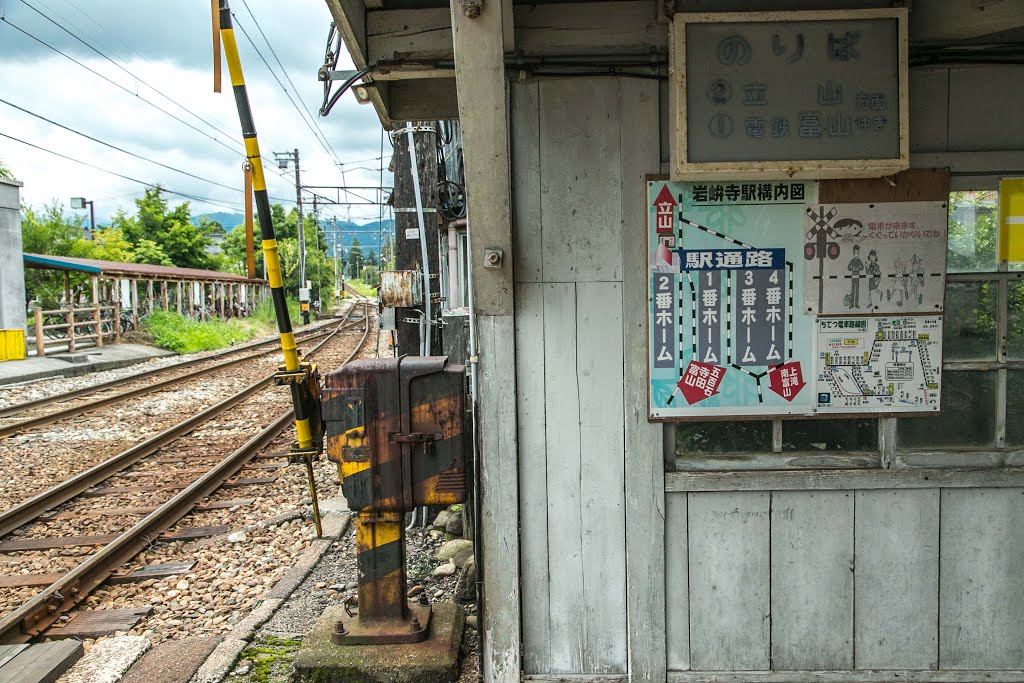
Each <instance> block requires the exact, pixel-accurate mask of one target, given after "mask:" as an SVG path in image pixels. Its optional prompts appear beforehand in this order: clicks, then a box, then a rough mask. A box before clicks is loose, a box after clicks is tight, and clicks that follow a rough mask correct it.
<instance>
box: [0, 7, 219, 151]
mask: <svg viewBox="0 0 1024 683" xmlns="http://www.w3.org/2000/svg"><path fill="white" fill-rule="evenodd" d="M0 21H3V22H4V23H5V24H7V25H8V26H10V27H11V28H13V29H15V30H16V31H18V32H20V33H22V34H24V35H26V36H28V37H29V38H31V39H32V40H34V41H36V42H37V43H40V44H41V45H44V46H46V47H48V48H49V49H51V50H53V51H54V52H56V53H57V54H59V55H60V56H61V57H64V58H66V59H69V60H71V61H72V62H74V63H75V64H77V65H78V66H80V67H82V68H83V69H85V70H86V71H88V72H90V73H92V74H94V75H96V76H99V77H100V78H102V79H103V80H105V81H107V82H108V83H110V84H111V85H114V86H116V87H118V88H120V89H121V90H124V91H125V92H126V93H128V94H129V95H131V96H133V97H136V98H138V99H139V100H141V101H143V102H145V103H146V104H148V105H149V106H151V107H153V108H154V109H156V110H157V111H159V112H162V113H164V114H166V115H167V116H170V117H171V118H172V119H174V120H175V121H177V122H179V123H181V124H184V125H186V126H188V127H189V128H191V129H192V130H194V131H196V132H197V133H199V134H200V135H203V136H205V137H207V138H209V139H211V140H213V141H214V142H216V143H217V144H218V145H220V146H222V147H224V148H225V149H228V150H230V151H231V153H232V154H238V153H239V152H238V150H237V149H235V148H234V147H230V146H228V145H227V144H225V143H224V142H223V141H222V140H220V139H218V138H216V137H214V136H212V135H210V134H209V133H207V132H206V131H203V130H200V129H199V128H197V127H196V126H193V125H192V124H191V123H189V122H188V121H186V120H184V119H182V118H181V117H179V116H176V115H174V114H172V113H171V112H169V111H167V110H166V109H164V108H163V107H161V106H160V105H158V104H156V103H155V102H151V101H149V100H147V99H146V98H145V97H143V96H142V95H139V94H138V93H135V92H132V91H131V90H130V89H128V88H126V87H124V86H123V85H121V84H120V83H118V82H117V81H115V80H113V79H111V78H108V77H107V76H105V75H103V74H101V73H100V72H99V71H96V70H95V69H93V68H91V67H89V66H86V65H85V64H83V63H82V62H80V61H78V60H77V59H75V58H74V57H72V56H71V55H69V54H67V53H66V52H62V51H61V50H59V49H57V48H55V47H54V46H53V45H50V44H49V43H48V42H46V41H45V40H43V39H42V38H39V37H37V36H35V35H33V34H32V33H29V32H28V31H26V30H25V29H23V28H21V27H20V26H18V25H17V24H14V23H12V22H11V20H10V19H7V18H6V17H0Z"/></svg>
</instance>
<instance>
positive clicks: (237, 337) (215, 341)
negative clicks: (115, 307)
mask: <svg viewBox="0 0 1024 683" xmlns="http://www.w3.org/2000/svg"><path fill="white" fill-rule="evenodd" d="M143 329H145V331H146V332H148V333H149V334H150V335H152V337H153V344H154V345H155V346H158V347H160V348H161V349H167V350H168V351H174V352H175V353H195V352H197V351H212V350H213V349H222V348H224V347H226V346H231V345H233V344H237V343H239V342H242V341H245V340H247V339H251V338H252V337H254V336H256V334H257V333H258V332H260V331H261V330H260V328H259V327H257V326H255V325H251V324H250V325H247V324H245V323H244V322H243V321H241V320H238V319H232V320H217V319H214V320H207V321H205V322H199V321H196V320H191V319H189V318H186V317H185V316H183V315H180V314H179V313H175V312H173V311H155V312H154V313H153V315H151V316H149V317H148V318H147V319H146V321H145V322H144V323H143Z"/></svg>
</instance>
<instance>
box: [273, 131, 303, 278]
mask: <svg viewBox="0 0 1024 683" xmlns="http://www.w3.org/2000/svg"><path fill="white" fill-rule="evenodd" d="M274 159H275V160H276V161H277V167H278V168H280V169H281V170H282V171H284V170H287V168H288V162H289V161H291V162H292V163H294V164H295V209H296V212H297V213H298V219H299V225H298V231H299V287H305V286H306V231H305V229H304V226H303V225H302V179H301V176H300V175H299V149H298V148H297V147H296V148H295V149H294V150H293V151H291V152H274Z"/></svg>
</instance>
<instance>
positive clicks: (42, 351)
mask: <svg viewBox="0 0 1024 683" xmlns="http://www.w3.org/2000/svg"><path fill="white" fill-rule="evenodd" d="M136 320H137V318H135V317H134V316H133V324H132V327H133V328H136V327H138V323H137V322H135V321H136ZM121 332H122V329H121V305H120V304H118V303H115V304H113V305H112V306H102V305H97V306H91V307H88V308H58V309H54V310H50V311H44V310H43V309H41V308H36V309H35V342H36V354H37V355H38V356H39V357H40V358H43V357H45V356H46V348H47V347H48V346H49V347H52V346H57V345H60V346H65V345H66V346H67V347H68V351H71V352H74V351H75V350H76V348H77V346H78V344H79V343H80V342H82V341H83V340H92V341H93V343H94V344H95V345H96V346H97V347H102V346H103V341H104V339H113V340H114V341H117V342H119V341H121Z"/></svg>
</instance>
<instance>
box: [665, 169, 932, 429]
mask: <svg viewBox="0 0 1024 683" xmlns="http://www.w3.org/2000/svg"><path fill="white" fill-rule="evenodd" d="M816 194H817V184H816V183H814V182H799V181H772V182H753V181H748V182H740V181H737V182H696V183H683V182H670V181H653V182H648V183H647V207H648V335H649V336H648V353H649V373H650V374H649V379H650V395H649V402H650V417H651V419H653V420H684V419H706V418H715V417H765V416H786V415H813V414H816V413H847V414H852V413H879V412H882V413H893V412H926V411H934V410H938V407H939V400H940V396H939V373H940V370H941V366H942V362H941V356H942V351H941V339H942V318H941V315H936V313H939V314H941V292H942V289H941V286H940V282H944V277H945V253H944V244H945V223H944V222H943V221H941V220H940V219H939V218H937V217H936V216H937V213H936V211H934V210H932V209H935V207H929V206H923V205H921V204H912V203H904V204H902V205H901V204H899V203H889V204H880V205H877V206H876V205H848V206H843V205H831V206H829V205H825V206H822V205H819V204H818V203H817V202H816V200H817V197H816ZM937 206H939V208H940V209H942V210H943V211H944V206H940V205H937ZM857 223H860V224H862V225H863V229H862V230H859V231H858V230H854V228H855V226H856V224H857ZM904 223H906V225H907V228H906V229H904V228H903V227H902V226H903V224H904ZM872 224H874V227H871V226H872ZM893 224H896V226H897V227H895V228H894V227H892V226H893ZM912 224H913V227H911V225H912ZM883 230H884V231H885V232H884V234H883V233H882V231H883ZM940 244H941V245H942V246H941V251H940V246H939V245H940ZM861 251H864V252H865V254H864V257H865V260H862V261H861V264H862V265H863V267H861V268H856V267H855V266H857V259H858V258H860V254H859V253H858V252H861ZM871 252H874V253H875V256H876V257H877V258H878V260H879V261H880V262H881V263H884V272H883V274H882V276H883V279H884V281H885V282H884V286H883V284H882V283H881V282H880V281H878V280H877V279H875V280H873V279H871V278H872V277H875V278H877V277H879V275H878V274H877V273H875V272H874V271H875V270H878V269H877V268H873V266H874V263H875V261H873V260H872V258H871V257H870V253H871ZM915 257H916V258H915ZM904 264H906V265H904ZM844 267H845V268H846V270H845V271H843V270H842V268H844ZM847 276H849V277H847ZM872 283H874V285H875V286H874V288H872ZM887 294H888V296H887V297H886V295H887ZM880 296H881V297H886V298H885V300H884V302H883V301H878V300H877V298H878V297H880ZM936 303H938V305H936ZM873 304H874V305H873ZM926 311H927V312H928V313H931V315H929V316H925V315H923V314H924V313H925V312H926ZM894 313H902V314H904V315H902V316H901V315H891V314H894ZM908 313H910V314H911V315H906V314H908ZM886 314H890V315H888V316H887V315H886ZM914 314H916V315H914ZM840 316H841V317H840Z"/></svg>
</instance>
